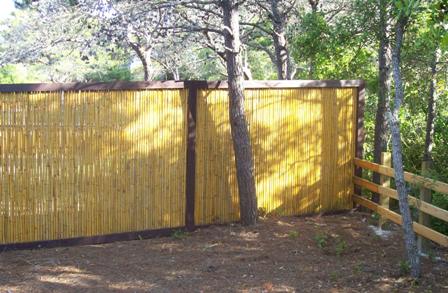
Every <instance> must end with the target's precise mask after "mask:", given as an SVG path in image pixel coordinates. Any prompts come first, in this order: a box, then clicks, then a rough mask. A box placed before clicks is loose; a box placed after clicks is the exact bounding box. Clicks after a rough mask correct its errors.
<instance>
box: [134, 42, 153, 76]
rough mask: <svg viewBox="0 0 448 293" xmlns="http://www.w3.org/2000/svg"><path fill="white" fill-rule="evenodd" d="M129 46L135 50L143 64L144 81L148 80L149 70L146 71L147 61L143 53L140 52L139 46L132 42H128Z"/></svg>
mask: <svg viewBox="0 0 448 293" xmlns="http://www.w3.org/2000/svg"><path fill="white" fill-rule="evenodd" d="M129 45H130V46H131V48H132V49H133V50H134V51H135V54H137V57H138V59H139V60H140V62H141V63H142V66H143V79H144V80H145V81H148V80H149V71H148V62H147V61H146V57H145V54H144V53H143V52H142V50H141V49H140V47H139V46H138V45H136V44H134V43H132V42H130V43H129Z"/></svg>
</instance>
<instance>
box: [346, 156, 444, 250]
mask: <svg viewBox="0 0 448 293" xmlns="http://www.w3.org/2000/svg"><path fill="white" fill-rule="evenodd" d="M354 163H355V166H357V167H360V168H363V169H366V170H370V171H373V172H377V173H379V174H382V175H386V176H389V177H392V178H394V177H395V172H394V169H393V168H391V167H388V166H384V165H380V164H376V163H372V162H369V161H366V160H362V159H359V158H355V159H354ZM404 177H405V181H406V182H408V183H412V184H416V185H418V186H423V187H425V188H428V189H431V190H434V191H437V192H440V193H445V194H448V184H446V183H444V182H441V181H437V180H433V179H430V178H426V177H423V176H419V175H416V174H413V173H409V172H405V176H404ZM353 183H354V184H355V185H357V186H359V187H362V188H365V189H367V190H369V191H371V192H374V193H377V194H380V195H382V196H385V197H388V198H393V199H396V200H398V193H397V191H396V190H395V189H392V188H389V187H385V186H381V185H378V184H375V183H373V182H371V181H369V180H366V179H363V178H361V177H358V176H353ZM353 200H354V202H355V203H357V204H360V205H362V206H364V207H366V208H368V209H371V210H373V211H375V212H377V213H378V214H380V215H381V216H384V217H385V218H387V219H389V220H391V221H393V222H394V223H397V224H400V225H401V223H402V219H401V216H400V215H399V214H397V213H395V212H393V211H391V210H389V209H388V208H386V207H383V206H381V205H379V204H377V203H375V202H373V201H371V200H368V199H366V198H364V197H362V196H360V195H359V194H355V195H354V196H353ZM408 201H409V204H410V205H412V206H413V207H415V208H417V209H418V210H420V211H421V212H423V213H426V214H428V215H430V216H433V217H435V218H438V219H441V220H443V221H446V222H448V211H447V210H444V209H441V208H439V207H436V206H434V205H432V204H430V203H427V202H425V201H422V200H420V199H418V198H416V197H413V196H410V195H408ZM413 227H414V231H415V232H416V233H417V234H419V235H421V236H423V237H425V238H427V239H429V240H432V241H434V242H436V243H438V244H440V245H442V246H445V247H448V236H446V235H444V234H442V233H439V232H437V231H435V230H433V229H431V228H429V227H426V226H424V225H422V224H420V223H416V222H414V223H413Z"/></svg>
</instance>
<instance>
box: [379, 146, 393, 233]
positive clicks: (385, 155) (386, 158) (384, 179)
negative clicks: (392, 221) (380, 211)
mask: <svg viewBox="0 0 448 293" xmlns="http://www.w3.org/2000/svg"><path fill="white" fill-rule="evenodd" d="M381 165H384V166H387V167H392V156H391V153H389V152H382V153H381ZM380 185H381V186H383V187H390V177H389V176H384V175H380ZM379 205H380V206H382V207H384V208H386V209H389V207H390V206H389V197H388V196H385V195H381V194H380V202H379ZM386 222H387V219H386V218H385V217H380V219H379V222H378V226H379V227H380V228H382V227H383V225H384V224H385V223H386Z"/></svg>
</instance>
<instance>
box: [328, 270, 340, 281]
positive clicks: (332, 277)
mask: <svg viewBox="0 0 448 293" xmlns="http://www.w3.org/2000/svg"><path fill="white" fill-rule="evenodd" d="M338 279H339V274H338V272H337V271H334V272H331V273H330V281H331V282H333V283H334V282H336V281H337V280H338Z"/></svg>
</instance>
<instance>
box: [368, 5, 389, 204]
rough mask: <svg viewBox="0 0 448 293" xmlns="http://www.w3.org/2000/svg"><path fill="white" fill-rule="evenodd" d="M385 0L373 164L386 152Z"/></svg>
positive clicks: (376, 198) (376, 199) (376, 197)
mask: <svg viewBox="0 0 448 293" xmlns="http://www.w3.org/2000/svg"><path fill="white" fill-rule="evenodd" d="M387 2H388V1H386V0H380V1H379V9H380V24H379V26H380V27H379V39H380V46H379V50H378V75H379V76H378V77H379V80H378V107H377V111H376V117H375V138H374V147H373V149H374V150H373V160H374V162H375V163H378V164H381V153H382V152H385V151H386V150H387V135H388V132H387V118H386V105H387V104H389V102H390V97H389V92H390V79H391V76H390V73H391V70H390V69H391V68H390V59H391V48H390V42H389V33H388V30H389V25H388V22H389V17H388V7H387V6H388V5H387ZM380 177H381V176H380V174H378V173H373V182H375V183H376V184H380ZM372 200H373V201H374V202H377V203H378V202H379V195H378V194H373V196H372Z"/></svg>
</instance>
